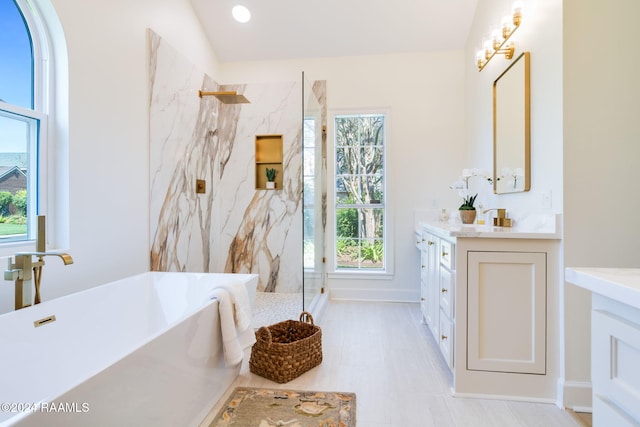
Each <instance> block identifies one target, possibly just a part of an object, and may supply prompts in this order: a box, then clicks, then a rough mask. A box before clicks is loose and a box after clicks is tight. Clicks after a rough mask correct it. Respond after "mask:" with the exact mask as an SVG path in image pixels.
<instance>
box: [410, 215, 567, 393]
mask: <svg viewBox="0 0 640 427" xmlns="http://www.w3.org/2000/svg"><path fill="white" fill-rule="evenodd" d="M421 225H422V257H421V261H422V264H421V273H422V274H421V286H422V293H423V294H422V298H423V299H424V300H423V301H422V313H423V317H424V320H425V322H426V323H427V324H428V325H429V328H430V330H431V332H432V333H433V335H434V336H435V338H436V341H437V342H438V346H439V349H440V351H441V353H442V355H443V357H444V360H445V361H446V363H447V365H448V366H449V367H450V368H451V369H452V372H453V393H454V395H456V396H469V397H499V398H513V399H518V400H529V401H536V402H541V401H547V402H555V401H556V399H557V381H558V379H559V373H560V370H559V351H560V350H559V349H560V346H559V343H558V341H559V332H558V331H559V321H558V317H559V314H558V313H559V307H558V301H559V283H560V277H561V273H560V269H559V256H560V255H559V253H560V251H559V248H560V238H559V235H558V234H556V233H535V232H528V233H523V232H518V231H516V230H511V229H503V228H501V227H491V226H457V227H456V226H452V225H448V224H442V223H422V224H421ZM430 242H433V243H432V244H430ZM435 301H437V305H436V302H435Z"/></svg>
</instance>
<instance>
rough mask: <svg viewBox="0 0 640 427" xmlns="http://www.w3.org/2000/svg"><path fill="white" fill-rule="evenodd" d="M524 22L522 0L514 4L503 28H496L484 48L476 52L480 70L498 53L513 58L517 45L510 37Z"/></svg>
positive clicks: (503, 21)
mask: <svg viewBox="0 0 640 427" xmlns="http://www.w3.org/2000/svg"><path fill="white" fill-rule="evenodd" d="M521 22H522V2H521V1H518V2H516V3H514V5H513V14H512V15H511V16H505V17H504V18H503V19H502V28H501V29H499V30H494V31H493V33H492V34H491V40H485V41H484V43H483V45H482V49H480V50H478V52H477V53H476V64H477V65H478V71H482V69H483V68H484V67H485V66H486V65H487V64H488V63H489V61H491V58H493V57H494V56H495V55H496V54H502V55H504V57H505V58H506V59H511V58H513V52H514V51H515V45H514V43H513V42H512V41H511V42H510V41H509V38H510V37H511V36H512V35H513V33H515V32H516V30H517V29H518V28H519V27H520V23H521Z"/></svg>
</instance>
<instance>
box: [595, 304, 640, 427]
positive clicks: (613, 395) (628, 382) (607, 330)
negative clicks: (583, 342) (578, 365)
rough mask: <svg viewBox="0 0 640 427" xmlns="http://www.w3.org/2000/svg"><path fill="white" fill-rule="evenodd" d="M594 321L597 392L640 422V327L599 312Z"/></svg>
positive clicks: (597, 311)
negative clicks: (639, 367)
mask: <svg viewBox="0 0 640 427" xmlns="http://www.w3.org/2000/svg"><path fill="white" fill-rule="evenodd" d="M591 319H592V321H591V325H592V338H591V339H592V341H591V354H592V359H591V363H592V365H591V366H592V367H594V368H593V369H592V370H591V371H592V374H591V377H592V380H593V387H594V390H595V392H596V393H598V394H601V395H603V396H606V398H607V399H609V400H610V401H611V403H610V404H611V405H612V406H614V407H619V408H618V410H620V411H622V412H626V413H627V414H629V415H631V416H632V417H633V418H634V419H635V420H637V421H640V408H639V407H638V400H639V399H640V370H639V369H638V361H639V360H640V346H639V343H640V325H636V324H635V323H632V322H630V321H628V320H626V319H622V318H619V317H617V316H616V315H613V314H610V313H606V312H601V311H599V310H594V311H593V312H592V313H591ZM620 408H623V409H620ZM610 425H613V424H610ZM636 425H637V424H636Z"/></svg>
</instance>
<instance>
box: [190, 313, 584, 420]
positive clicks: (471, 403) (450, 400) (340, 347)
mask: <svg viewBox="0 0 640 427" xmlns="http://www.w3.org/2000/svg"><path fill="white" fill-rule="evenodd" d="M317 323H318V324H319V325H320V327H321V328H322V347H323V361H322V364H321V365H320V366H318V367H316V368H314V369H312V370H310V371H309V372H306V373H305V374H303V375H301V376H300V377H298V378H296V379H294V380H292V381H290V382H288V383H286V384H277V383H274V382H272V381H269V380H267V379H265V378H262V377H260V376H257V375H254V374H252V373H251V372H249V365H248V359H249V355H250V350H247V355H246V357H245V361H244V362H243V366H242V370H241V373H240V376H239V378H238V379H236V381H235V383H234V384H233V385H232V386H231V387H230V388H229V390H228V391H227V393H226V394H225V396H223V398H222V399H221V400H220V402H219V403H218V404H217V405H216V407H214V408H213V409H212V411H211V412H210V414H209V415H208V416H207V417H206V418H205V420H204V421H203V423H202V426H208V425H209V424H210V423H211V421H212V420H213V417H214V416H215V414H216V413H217V412H218V410H219V408H220V406H221V405H222V404H223V403H224V402H225V401H226V400H227V398H228V396H229V395H230V393H231V391H232V390H233V389H234V388H235V387H238V386H246V387H268V388H280V389H292V390H317V391H345V392H354V393H356V394H357V425H358V426H359V427H429V426H438V427H447V426H453V427H467V426H473V427H483V426H487V427H499V426H505V427H506V426H508V427H517V426H521V427H529V426H531V427H532V426H554V427H563V426H571V427H576V426H580V425H581V423H579V422H578V421H577V420H576V419H575V418H574V417H573V416H572V415H571V414H570V413H569V411H564V410H561V409H559V408H558V407H557V406H555V405H552V404H541V403H525V402H512V401H502V400H489V399H486V400H485V399H466V398H454V397H452V396H451V391H450V387H451V384H452V374H451V372H450V371H449V370H448V368H447V367H446V365H445V363H444V360H443V359H442V356H441V355H440V353H439V350H438V348H437V346H436V343H435V341H434V340H433V338H432V336H431V335H430V334H429V332H428V330H427V327H426V326H425V325H423V324H422V323H421V322H420V308H419V305H418V304H409V303H407V304H404V303H371V302H336V301H332V302H330V303H329V304H328V306H327V309H326V312H325V313H324V315H323V316H322V318H321V319H320V320H319V321H318V322H317Z"/></svg>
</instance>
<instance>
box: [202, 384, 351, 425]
mask: <svg viewBox="0 0 640 427" xmlns="http://www.w3.org/2000/svg"><path fill="white" fill-rule="evenodd" d="M355 425H356V395H355V394H354V393H338V392H323V391H292V390H275V389H264V388H248V387H238V388H236V389H235V390H234V391H233V393H232V394H231V397H229V400H227V402H226V404H225V405H224V406H223V407H222V409H220V412H218V414H217V415H216V417H215V418H214V420H213V422H212V423H211V424H210V425H209V426H210V427H227V426H229V427H231V426H242V427H280V426H284V427H311V426H313V427H355Z"/></svg>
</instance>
